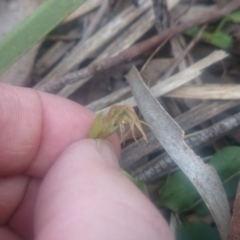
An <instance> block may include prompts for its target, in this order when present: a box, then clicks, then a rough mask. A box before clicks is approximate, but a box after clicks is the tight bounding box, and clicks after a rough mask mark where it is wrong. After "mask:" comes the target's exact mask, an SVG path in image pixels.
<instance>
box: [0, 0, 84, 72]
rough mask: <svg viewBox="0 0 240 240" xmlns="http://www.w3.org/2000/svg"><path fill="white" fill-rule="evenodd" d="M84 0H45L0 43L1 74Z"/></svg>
mask: <svg viewBox="0 0 240 240" xmlns="http://www.w3.org/2000/svg"><path fill="white" fill-rule="evenodd" d="M83 2H84V0H45V1H44V2H43V3H42V4H41V5H40V6H39V7H38V8H37V9H36V11H34V12H33V13H32V14H31V15H30V16H29V17H27V18H26V19H25V20H23V21H22V22H21V23H20V24H19V25H18V26H17V27H16V28H14V29H13V30H12V31H11V32H10V33H9V34H7V35H6V36H5V37H4V38H3V39H2V40H1V42H0V74H2V73H3V72H4V71H5V70H6V69H7V68H9V67H10V66H11V65H12V64H13V63H14V62H15V61H16V60H18V59H19V58H20V57H21V56H22V55H24V54H25V53H26V52H27V51H28V50H29V49H30V48H31V47H32V46H34V45H35V44H36V43H37V42H39V41H40V40H41V39H42V38H43V37H44V36H46V35H47V34H48V33H49V32H50V31H51V30H52V29H53V28H54V27H56V25H58V24H59V23H60V22H61V21H62V20H64V19H65V18H66V17H67V16H68V15H69V14H70V13H72V12H73V11H74V10H75V9H77V8H78V7H79V6H80V5H81V4H82V3H83Z"/></svg>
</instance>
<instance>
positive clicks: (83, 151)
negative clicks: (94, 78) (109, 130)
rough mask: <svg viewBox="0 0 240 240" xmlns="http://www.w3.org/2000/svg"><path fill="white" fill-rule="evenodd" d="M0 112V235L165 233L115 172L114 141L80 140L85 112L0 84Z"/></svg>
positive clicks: (128, 239)
mask: <svg viewBox="0 0 240 240" xmlns="http://www.w3.org/2000/svg"><path fill="white" fill-rule="evenodd" d="M0 113H1V115H0V129H1V134H0V149H1V151H0V225H1V226H0V239H3V240H20V239H21V240H23V239H24V240H27V239H35V240H66V239H91V240H93V239H96V240H99V239H116V240H118V239H119V240H120V239H121V240H122V239H124V240H132V239H138V240H141V239H144V240H145V239H151V240H154V239H164V240H171V239H173V236H172V234H171V232H170V230H169V228H168V226H167V224H166V223H165V221H164V220H163V218H162V217H161V215H160V214H159V213H158V211H157V210H156V209H155V208H154V206H153V205H152V204H151V203H150V202H149V200H148V199H147V198H145V196H144V195H142V193H141V192H140V191H139V190H138V189H137V188H136V187H135V186H134V185H133V184H132V183H131V182H130V181H129V180H128V179H127V178H126V177H124V176H123V175H122V174H121V172H120V171H119V168H118V160H117V159H118V157H119V153H120V147H119V143H118V140H117V139H116V138H115V137H111V138H110V139H109V141H110V142H111V144H110V143H109V142H107V141H102V140H91V139H87V135H88V131H89V127H90V125H91V123H92V120H93V118H94V114H93V113H92V112H90V111H88V110H87V109H85V108H84V107H82V106H80V105H78V104H76V103H74V102H71V101H69V100H66V99H62V98H59V97H57V96H53V95H50V94H46V93H40V92H37V91H35V90H32V89H24V88H17V87H12V86H7V85H4V84H1V85H0Z"/></svg>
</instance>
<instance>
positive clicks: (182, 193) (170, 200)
mask: <svg viewBox="0 0 240 240" xmlns="http://www.w3.org/2000/svg"><path fill="white" fill-rule="evenodd" d="M159 193H160V197H159V201H160V204H161V205H163V206H166V207H168V208H170V209H171V210H173V211H174V212H180V211H183V210H185V209H187V208H189V207H190V206H192V205H193V204H195V203H196V202H197V201H198V200H199V199H200V195H199V194H198V192H197V190H196V189H195V187H194V186H193V185H192V183H191V182H190V181H189V180H188V178H187V177H186V176H185V174H184V173H183V172H182V171H178V172H176V173H173V174H172V175H171V176H170V177H169V178H168V179H166V180H165V182H164V184H163V187H162V188H161V189H160V192H159Z"/></svg>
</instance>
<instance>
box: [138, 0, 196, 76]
mask: <svg viewBox="0 0 240 240" xmlns="http://www.w3.org/2000/svg"><path fill="white" fill-rule="evenodd" d="M153 2H154V0H153ZM193 2H194V0H192V1H191V3H190V5H189V6H188V7H187V9H186V10H184V11H183V12H182V13H181V14H180V15H179V16H178V17H177V18H176V19H175V21H174V23H173V26H176V25H177V24H178V23H179V22H180V21H181V18H182V16H183V15H184V14H186V13H187V12H188V11H189V10H190V9H191V7H192V5H193ZM153 6H154V4H153ZM156 18H157V16H156V13H155V19H156ZM158 21H159V20H158ZM158 21H157V20H155V22H158ZM166 22H167V23H169V22H170V20H168V21H167V20H166ZM155 25H156V28H157V31H158V33H160V30H162V29H166V28H167V27H164V26H162V27H160V26H159V27H157V25H159V23H156V24H155ZM172 36H173V32H170V33H169V34H168V36H167V37H166V39H165V40H164V41H163V42H162V43H161V44H160V45H159V46H158V47H157V48H156V49H155V50H154V52H153V53H152V54H151V55H150V57H149V58H148V59H147V61H146V62H145V63H144V65H143V66H142V68H141V70H140V73H142V72H143V71H144V69H145V68H146V67H147V65H148V64H149V62H150V61H151V60H152V59H153V57H154V56H155V55H156V54H157V53H158V52H159V51H160V50H161V49H162V48H163V47H164V46H165V44H166V43H167V42H168V41H169V39H171V38H172Z"/></svg>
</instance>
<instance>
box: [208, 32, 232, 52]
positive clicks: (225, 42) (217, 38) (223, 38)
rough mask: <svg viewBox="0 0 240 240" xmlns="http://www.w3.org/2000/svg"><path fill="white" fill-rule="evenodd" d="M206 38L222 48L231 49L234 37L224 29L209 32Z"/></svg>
mask: <svg viewBox="0 0 240 240" xmlns="http://www.w3.org/2000/svg"><path fill="white" fill-rule="evenodd" d="M208 39H209V41H208ZM204 40H206V42H209V43H211V44H212V45H214V46H216V47H219V48H222V49H229V48H230V47H231V46H232V43H233V40H232V37H231V36H230V35H229V34H227V33H224V32H222V31H216V32H214V33H213V34H209V35H208V36H207V38H206V39H204Z"/></svg>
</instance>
